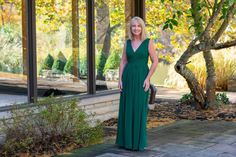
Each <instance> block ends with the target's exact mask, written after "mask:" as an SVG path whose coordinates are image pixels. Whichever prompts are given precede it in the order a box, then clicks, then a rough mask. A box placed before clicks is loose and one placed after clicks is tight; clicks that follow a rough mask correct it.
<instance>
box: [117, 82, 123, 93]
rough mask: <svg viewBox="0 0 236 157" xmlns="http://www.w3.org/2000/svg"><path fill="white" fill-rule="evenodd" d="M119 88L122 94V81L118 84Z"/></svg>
mask: <svg viewBox="0 0 236 157" xmlns="http://www.w3.org/2000/svg"><path fill="white" fill-rule="evenodd" d="M118 88H119V89H120V92H122V89H123V85H122V81H121V80H120V81H119V82H118Z"/></svg>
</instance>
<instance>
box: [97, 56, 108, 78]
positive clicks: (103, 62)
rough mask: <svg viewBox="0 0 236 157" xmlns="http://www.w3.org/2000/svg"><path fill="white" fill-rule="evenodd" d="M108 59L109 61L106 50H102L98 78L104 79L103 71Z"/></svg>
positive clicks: (98, 62) (98, 61) (98, 64)
mask: <svg viewBox="0 0 236 157" xmlns="http://www.w3.org/2000/svg"><path fill="white" fill-rule="evenodd" d="M106 61H107V55H106V54H105V53H104V52H101V53H100V54H99V57H98V60H97V78H98V79H103V71H104V68H105V64H106Z"/></svg>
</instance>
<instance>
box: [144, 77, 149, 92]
mask: <svg viewBox="0 0 236 157" xmlns="http://www.w3.org/2000/svg"><path fill="white" fill-rule="evenodd" d="M149 87H150V80H149V79H145V81H144V83H143V88H144V91H145V92H147V91H148V89H149Z"/></svg>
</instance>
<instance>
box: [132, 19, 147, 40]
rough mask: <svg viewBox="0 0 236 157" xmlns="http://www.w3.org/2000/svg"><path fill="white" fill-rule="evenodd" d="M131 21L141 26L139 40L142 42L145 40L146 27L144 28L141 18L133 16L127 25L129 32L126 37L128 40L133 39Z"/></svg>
mask: <svg viewBox="0 0 236 157" xmlns="http://www.w3.org/2000/svg"><path fill="white" fill-rule="evenodd" d="M133 21H137V22H138V23H139V24H140V25H141V28H142V31H141V40H144V39H146V38H147V35H146V27H145V24H144V21H143V19H142V18H140V17H138V16H134V17H133V18H132V19H131V20H130V23H129V31H128V35H129V39H130V40H132V39H133V38H134V36H133V33H132V30H131V28H132V23H133Z"/></svg>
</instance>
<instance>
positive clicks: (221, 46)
mask: <svg viewBox="0 0 236 157" xmlns="http://www.w3.org/2000/svg"><path fill="white" fill-rule="evenodd" d="M231 46H236V39H235V40H232V41H228V42H225V43H219V44H216V45H215V46H214V48H213V49H214V50H219V49H224V48H229V47H231Z"/></svg>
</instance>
